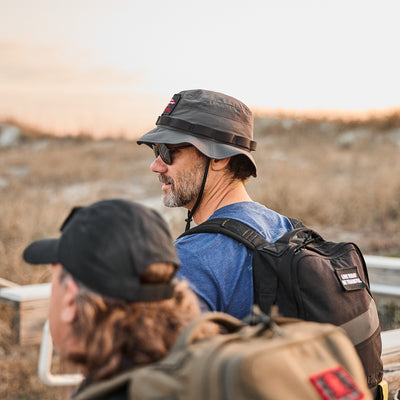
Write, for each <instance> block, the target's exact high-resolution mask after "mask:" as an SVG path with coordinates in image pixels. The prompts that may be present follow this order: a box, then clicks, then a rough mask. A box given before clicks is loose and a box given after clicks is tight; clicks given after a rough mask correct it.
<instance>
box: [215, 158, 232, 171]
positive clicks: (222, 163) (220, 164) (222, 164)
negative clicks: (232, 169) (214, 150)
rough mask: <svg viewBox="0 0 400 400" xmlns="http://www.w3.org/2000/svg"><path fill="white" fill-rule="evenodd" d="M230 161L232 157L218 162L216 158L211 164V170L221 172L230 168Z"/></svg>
mask: <svg viewBox="0 0 400 400" xmlns="http://www.w3.org/2000/svg"><path fill="white" fill-rule="evenodd" d="M230 160H231V158H230V157H228V158H223V159H222V160H217V159H216V158H212V159H211V162H210V168H211V169H212V170H213V171H221V170H223V169H225V168H226V167H227V166H228V164H229V161H230Z"/></svg>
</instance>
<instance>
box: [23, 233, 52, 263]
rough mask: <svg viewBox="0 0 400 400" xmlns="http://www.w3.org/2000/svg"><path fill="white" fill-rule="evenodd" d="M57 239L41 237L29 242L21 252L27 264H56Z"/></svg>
mask: <svg viewBox="0 0 400 400" xmlns="http://www.w3.org/2000/svg"><path fill="white" fill-rule="evenodd" d="M58 244H59V239H41V240H36V241H35V242H33V243H31V244H30V245H29V246H28V247H27V248H26V249H25V250H24V253H23V258H24V260H25V261H26V262H28V263H29V264H56V263H58V262H60V260H59V259H58Z"/></svg>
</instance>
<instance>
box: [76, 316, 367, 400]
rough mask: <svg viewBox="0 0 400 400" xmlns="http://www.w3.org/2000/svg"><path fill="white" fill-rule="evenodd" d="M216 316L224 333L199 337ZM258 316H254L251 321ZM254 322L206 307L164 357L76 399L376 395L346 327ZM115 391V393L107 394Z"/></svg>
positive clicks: (348, 399)
mask: <svg viewBox="0 0 400 400" xmlns="http://www.w3.org/2000/svg"><path fill="white" fill-rule="evenodd" d="M209 321H212V322H214V323H216V324H218V325H220V326H221V327H223V328H224V330H225V333H223V334H219V335H216V336H213V337H211V338H207V339H201V340H196V339H195V338H196V332H198V329H199V327H200V326H201V325H202V324H203V323H205V322H209ZM253 322H254V321H253ZM256 322H257V323H256V324H255V325H254V326H249V325H245V324H244V323H243V322H241V321H239V320H237V319H236V318H234V317H231V316H229V315H227V314H223V313H219V312H214V313H207V314H203V315H202V316H201V317H200V318H198V319H197V320H195V321H194V322H193V323H191V324H190V325H189V326H188V327H187V329H186V330H185V331H184V332H183V333H182V334H181V335H180V336H179V338H178V340H177V341H176V343H175V345H174V346H173V348H172V349H171V351H170V353H169V355H168V356H167V357H165V358H164V359H163V360H161V361H160V362H158V363H155V364H152V365H149V366H146V367H140V368H137V369H133V370H131V371H128V372H125V373H123V374H121V375H119V376H117V377H114V378H113V379H111V380H108V381H103V382H99V383H95V384H92V385H89V386H88V387H87V388H86V389H84V390H83V391H81V392H80V393H79V394H78V395H77V396H75V397H74V400H89V399H100V398H112V393H113V392H115V391H118V389H119V388H121V387H126V388H127V394H128V398H129V399H131V400H139V399H140V400H161V399H164V400H173V399H176V400H189V399H190V400H216V399H218V400H219V399H229V400H251V399H254V400H256V399H260V400H261V399H267V400H268V399H269V400H282V399H297V400H301V399H304V400H317V399H325V400H329V399H332V400H357V399H364V400H368V399H372V395H371V393H370V392H369V389H368V385H367V381H366V377H365V374H364V370H363V367H362V364H361V362H360V359H359V358H358V356H357V353H356V351H355V349H354V346H353V345H352V343H351V341H350V340H349V339H348V337H347V336H346V334H345V333H344V331H343V330H342V329H341V328H339V327H337V326H334V325H331V324H321V323H316V322H306V321H300V320H293V319H288V318H280V319H277V320H275V321H274V322H272V321H271V320H270V319H269V317H267V316H265V315H264V316H258V317H257V321H256ZM107 395H110V397H107Z"/></svg>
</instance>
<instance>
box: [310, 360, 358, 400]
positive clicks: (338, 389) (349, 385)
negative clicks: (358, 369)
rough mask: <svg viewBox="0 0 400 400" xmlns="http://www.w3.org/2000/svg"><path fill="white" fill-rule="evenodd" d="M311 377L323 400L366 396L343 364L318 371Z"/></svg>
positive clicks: (349, 399)
mask: <svg viewBox="0 0 400 400" xmlns="http://www.w3.org/2000/svg"><path fill="white" fill-rule="evenodd" d="M309 379H310V382H311V383H312V385H313V386H314V388H315V389H316V390H317V392H318V394H319V395H320V396H321V399H323V400H359V399H362V398H364V393H363V392H362V391H361V390H360V389H359V387H358V386H357V384H356V382H355V381H354V379H353V377H352V376H351V375H350V374H349V373H348V372H347V371H346V370H345V369H344V368H343V367H342V366H338V367H334V368H331V369H328V370H325V371H323V372H318V373H317V374H314V375H311V376H310V377H309Z"/></svg>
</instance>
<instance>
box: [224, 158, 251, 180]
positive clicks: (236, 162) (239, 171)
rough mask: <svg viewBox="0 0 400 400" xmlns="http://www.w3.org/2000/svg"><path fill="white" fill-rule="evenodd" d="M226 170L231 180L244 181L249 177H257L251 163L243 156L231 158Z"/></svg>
mask: <svg viewBox="0 0 400 400" xmlns="http://www.w3.org/2000/svg"><path fill="white" fill-rule="evenodd" d="M228 170H229V172H230V174H231V176H232V179H239V180H241V181H246V180H247V179H249V178H250V176H254V177H256V176H257V173H256V169H255V167H254V165H253V163H252V162H251V161H250V160H249V158H248V157H246V156H245V155H244V154H237V155H236V156H232V157H231V159H230V160H229V164H228Z"/></svg>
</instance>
